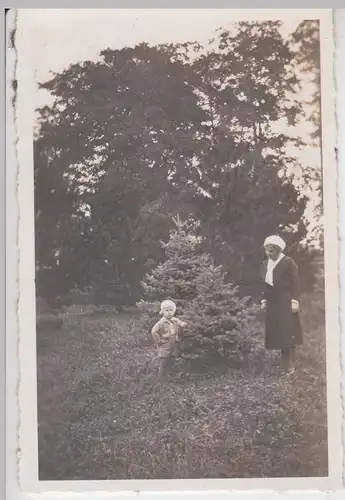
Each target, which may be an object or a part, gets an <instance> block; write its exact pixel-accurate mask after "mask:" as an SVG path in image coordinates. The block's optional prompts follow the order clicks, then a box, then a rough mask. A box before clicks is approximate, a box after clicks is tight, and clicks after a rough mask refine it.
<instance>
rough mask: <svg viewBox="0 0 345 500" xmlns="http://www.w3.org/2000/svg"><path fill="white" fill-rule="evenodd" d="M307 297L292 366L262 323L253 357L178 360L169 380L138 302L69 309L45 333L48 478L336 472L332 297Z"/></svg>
mask: <svg viewBox="0 0 345 500" xmlns="http://www.w3.org/2000/svg"><path fill="white" fill-rule="evenodd" d="M302 306H303V324H304V330H305V334H304V335H305V344H304V346H303V347H302V348H300V349H299V352H298V369H297V371H296V373H295V374H293V375H292V376H291V377H289V378H281V377H279V371H278V365H279V358H278V356H277V355H276V354H275V353H268V352H266V351H265V350H264V349H263V348H262V343H263V332H262V326H260V327H258V328H257V329H255V338H256V342H257V348H256V350H255V352H254V353H253V355H251V358H250V360H249V364H243V365H241V364H239V363H235V361H233V362H228V363H227V365H226V366H221V365H218V366H213V367H212V366H211V367H203V369H202V370H201V369H200V367H199V370H198V369H197V367H194V368H193V369H192V370H191V372H190V373H188V372H187V370H186V367H185V366H181V367H180V366H179V364H177V366H175V368H174V370H173V371H172V379H171V381H170V382H169V383H168V384H166V385H164V386H161V385H160V384H159V383H157V376H156V368H157V367H156V364H155V359H154V356H153V348H152V345H151V338H150V335H149V334H148V333H147V332H142V331H139V330H138V326H137V318H136V314H135V313H133V312H132V313H128V312H127V313H124V314H106V313H102V314H99V315H96V314H92V315H91V314H89V315H87V314H85V315H65V317H64V326H63V328H62V329H61V330H60V331H58V332H56V333H49V332H40V333H39V334H38V338H37V349H38V362H37V367H38V402H39V405H38V406H39V470H40V479H41V480H87V479H90V480H91V479H98V480H100V479H145V478H147V479H160V478H174V479H178V478H182V479H185V478H200V477H202V478H216V477H223V478H224V477H228V478H235V477H238V478H244V477H293V476H294V477H302V476H325V475H327V473H328V472H327V422H326V376H325V339H324V309H323V301H322V297H319V296H317V295H315V294H314V295H312V296H307V297H304V299H303V302H302Z"/></svg>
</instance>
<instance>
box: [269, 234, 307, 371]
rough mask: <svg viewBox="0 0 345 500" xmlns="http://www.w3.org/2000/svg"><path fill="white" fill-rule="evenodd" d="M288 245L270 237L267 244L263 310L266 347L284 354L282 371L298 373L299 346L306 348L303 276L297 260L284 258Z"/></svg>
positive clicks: (278, 237) (281, 240) (274, 237)
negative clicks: (301, 297) (301, 294)
mask: <svg viewBox="0 0 345 500" xmlns="http://www.w3.org/2000/svg"><path fill="white" fill-rule="evenodd" d="M285 246H286V245H285V242H284V240H283V239H282V238H280V236H269V237H268V238H266V240H265V242H264V249H265V253H266V255H267V260H266V261H265V262H264V264H263V266H262V273H261V275H262V279H263V282H264V294H263V299H262V301H261V309H262V311H264V312H265V330H266V331H265V347H266V349H277V350H280V351H281V362H282V368H283V370H284V371H285V372H286V373H289V374H290V373H293V372H294V370H295V355H296V346H297V345H300V344H302V342H303V336H302V327H301V321H300V315H299V273H298V267H297V265H296V263H295V262H294V260H292V259H291V258H290V257H287V256H286V255H284V253H283V252H284V249H285Z"/></svg>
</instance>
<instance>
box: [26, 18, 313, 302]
mask: <svg viewBox="0 0 345 500" xmlns="http://www.w3.org/2000/svg"><path fill="white" fill-rule="evenodd" d="M291 44H292V42H291V43H290V44H289V43H288V42H287V41H285V40H284V39H283V38H282V36H281V34H280V32H279V23H277V22H272V21H267V22H262V23H257V22H253V23H247V22H242V23H238V24H237V25H236V26H234V28H233V29H232V30H221V31H219V32H217V34H216V36H215V39H214V41H213V42H212V43H210V44H209V45H208V46H205V47H197V46H195V45H191V44H185V45H183V46H181V45H161V46H155V47H150V46H148V45H147V44H140V45H138V46H136V47H134V48H124V49H121V50H111V49H107V50H104V51H103V52H102V53H101V59H100V61H98V62H90V61H85V62H81V63H78V64H74V65H72V66H71V67H70V68H68V69H67V70H65V71H64V72H62V73H61V74H56V75H54V77H53V78H52V79H51V80H50V81H48V82H45V83H44V84H42V88H44V89H45V90H48V91H49V92H50V93H51V95H52V96H53V97H54V104H53V105H52V106H50V107H48V106H46V107H44V108H42V109H40V110H39V130H38V133H37V137H36V140H35V196H36V200H35V205H36V206H35V210H36V234H37V236H36V241H37V243H36V255H37V259H36V260H37V283H38V293H39V294H41V295H45V296H47V295H49V294H52V293H54V287H55V290H56V292H58V293H65V292H66V291H69V290H70V289H72V288H74V287H78V288H83V287H85V286H91V285H93V284H95V283H98V284H101V283H102V282H104V281H105V280H107V281H109V282H112V283H113V284H115V285H118V286H121V285H129V286H130V288H131V297H133V300H134V299H135V300H137V299H139V297H140V293H141V290H140V281H141V279H142V277H143V276H144V274H145V273H147V272H148V271H149V270H150V269H152V268H153V267H155V266H156V265H157V264H158V263H159V262H161V260H162V259H163V258H164V254H163V252H162V248H161V247H160V245H159V241H160V240H165V239H166V238H167V236H168V234H169V231H170V229H171V216H172V215H173V214H174V213H176V211H177V209H178V210H179V211H180V212H181V214H184V215H186V214H190V215H191V217H192V218H193V219H194V220H195V221H197V222H198V224H199V226H198V230H197V233H198V235H200V236H202V237H203V240H202V241H203V243H202V245H203V251H204V252H205V253H210V254H211V256H212V258H213V259H214V262H215V265H223V266H224V269H225V271H226V273H227V277H228V278H229V279H230V280H231V281H233V282H235V283H236V284H237V285H239V286H240V287H241V289H242V290H243V291H244V292H245V293H247V292H248V293H249V294H253V293H255V286H256V283H257V282H258V274H257V273H258V269H259V262H260V260H261V256H262V255H261V251H262V249H261V245H262V241H263V240H264V238H265V237H266V236H267V234H269V233H273V232H279V233H282V234H283V235H284V236H286V237H287V239H288V240H289V241H291V242H292V243H293V244H294V243H295V242H300V241H301V240H303V239H304V238H305V236H306V231H307V229H306V225H305V222H304V219H303V216H304V212H305V208H306V202H307V200H306V196H305V195H304V194H303V190H301V189H300V188H299V187H298V186H297V185H296V183H295V181H294V179H293V178H292V177H291V176H290V175H289V174H288V170H289V168H291V167H292V166H293V167H294V168H296V169H298V168H299V165H298V162H297V160H296V158H293V157H291V155H290V154H289V146H290V145H291V144H294V145H295V146H297V147H299V145H300V140H299V139H298V138H292V137H291V134H290V135H287V134H285V133H280V132H279V133H278V132H277V131H276V125H277V123H279V122H280V121H282V120H283V121H285V122H286V123H287V124H288V125H289V126H293V125H294V124H295V123H296V121H297V120H298V117H299V116H300V113H301V109H300V107H299V105H298V103H297V102H296V100H295V98H294V89H295V87H296V85H297V84H298V76H297V72H296V71H294V70H293V64H292V63H293V58H294V57H295V54H294V52H293V50H292V48H291ZM308 57H309V56H308V54H307V53H306V58H308ZM308 264H309V263H308V261H307V260H306V266H307V268H308Z"/></svg>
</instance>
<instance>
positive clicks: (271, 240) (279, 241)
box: [264, 235, 286, 252]
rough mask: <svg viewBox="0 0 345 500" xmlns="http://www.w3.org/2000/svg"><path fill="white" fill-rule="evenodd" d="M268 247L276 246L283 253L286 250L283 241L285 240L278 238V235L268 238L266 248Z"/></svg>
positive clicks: (265, 243)
mask: <svg viewBox="0 0 345 500" xmlns="http://www.w3.org/2000/svg"><path fill="white" fill-rule="evenodd" d="M267 245H275V246H276V247H279V248H280V249H281V251H282V252H283V251H284V249H285V247H286V243H285V241H284V240H283V238H281V237H280V236H276V235H272V236H268V238H266V239H265V242H264V247H265V246H267Z"/></svg>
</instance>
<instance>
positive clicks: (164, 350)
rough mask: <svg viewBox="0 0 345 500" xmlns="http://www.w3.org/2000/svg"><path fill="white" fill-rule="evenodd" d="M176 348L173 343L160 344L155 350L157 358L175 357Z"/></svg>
mask: <svg viewBox="0 0 345 500" xmlns="http://www.w3.org/2000/svg"><path fill="white" fill-rule="evenodd" d="M177 353H178V351H177V346H176V344H175V342H174V343H170V342H167V343H166V344H162V345H160V346H159V347H158V349H157V354H158V357H159V358H170V357H175V356H177Z"/></svg>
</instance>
